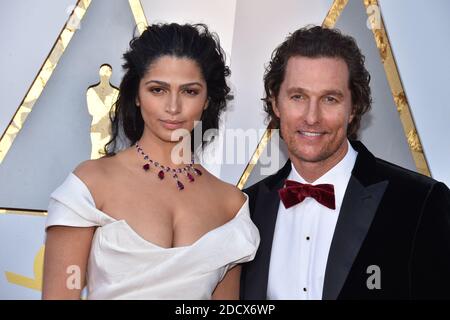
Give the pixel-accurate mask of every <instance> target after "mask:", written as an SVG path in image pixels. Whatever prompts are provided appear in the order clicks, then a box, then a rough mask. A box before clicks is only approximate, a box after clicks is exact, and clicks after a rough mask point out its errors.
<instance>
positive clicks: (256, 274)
mask: <svg viewBox="0 0 450 320" xmlns="http://www.w3.org/2000/svg"><path fill="white" fill-rule="evenodd" d="M290 171H291V162H290V161H288V162H287V163H286V164H285V165H284V167H283V168H282V169H280V170H279V171H278V172H277V173H276V174H275V175H273V176H272V177H270V178H268V179H267V180H266V181H264V182H263V183H261V184H260V188H259V190H258V193H257V198H256V203H255V208H254V213H253V222H254V223H255V225H256V226H257V227H258V230H259V234H260V237H261V241H260V244H259V248H258V252H257V254H256V256H255V259H254V261H253V262H252V263H251V264H249V266H248V267H247V268H248V269H247V275H246V277H247V279H246V294H245V295H246V298H247V299H252V300H254V299H260V300H262V299H266V298H267V281H268V277H269V265H270V254H271V251H272V241H273V234H274V231H275V224H276V220H277V213H278V207H279V205H280V198H279V196H278V190H279V189H280V188H282V187H283V185H284V181H285V180H286V178H287V176H288V175H289V172H290Z"/></svg>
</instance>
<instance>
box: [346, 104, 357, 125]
mask: <svg viewBox="0 0 450 320" xmlns="http://www.w3.org/2000/svg"><path fill="white" fill-rule="evenodd" d="M355 110H356V106H353V108H352V113H350V117H348V123H349V124H350V123H352V121H353V119H354V118H355Z"/></svg>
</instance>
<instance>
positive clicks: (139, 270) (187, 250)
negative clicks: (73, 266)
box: [46, 173, 260, 299]
mask: <svg viewBox="0 0 450 320" xmlns="http://www.w3.org/2000/svg"><path fill="white" fill-rule="evenodd" d="M55 225H61V226H72V227H93V226H96V227H97V229H96V231H95V234H94V237H93V240H92V246H91V251H90V255H89V261H88V266H87V290H88V295H87V298H88V299H210V298H211V295H212V292H213V291H214V289H215V287H216V285H217V284H218V283H219V282H220V281H221V280H222V278H223V277H224V275H225V273H226V272H227V270H228V269H230V268H231V267H233V266H234V265H236V264H238V263H242V262H246V261H251V260H253V258H254V256H255V254H256V250H257V248H258V245H259V241H260V238H259V232H258V229H257V228H256V226H255V225H254V224H253V222H252V221H251V219H250V214H249V207H248V197H247V200H246V202H245V203H244V205H243V206H242V207H241V208H240V210H239V211H238V212H237V213H236V215H235V217H234V218H233V219H231V220H230V221H228V222H227V223H225V224H224V225H222V226H220V227H218V228H215V229H213V230H211V231H209V232H207V233H206V234H205V235H203V236H202V237H201V238H200V239H198V240H197V241H196V242H195V243H193V244H192V245H189V246H183V247H174V248H163V247H160V246H158V245H156V244H153V243H151V242H149V241H147V240H145V239H144V238H142V237H141V236H140V235H139V234H137V233H136V232H135V231H134V230H133V229H132V228H131V227H130V226H129V225H128V224H127V222H126V221H125V220H116V219H114V218H112V217H111V216H109V215H107V214H106V213H104V212H102V211H100V210H98V209H97V208H96V207H95V203H94V199H93V197H92V195H91V193H90V192H89V189H88V188H87V186H86V185H85V184H84V183H83V181H81V180H80V179H79V178H78V177H77V176H76V175H74V174H73V173H71V174H70V175H69V176H68V177H67V179H66V180H65V181H64V183H63V184H62V185H61V186H60V187H58V188H57V189H56V190H55V191H54V192H53V193H52V195H51V197H50V203H49V207H48V217H47V221H46V228H48V227H50V226H55Z"/></svg>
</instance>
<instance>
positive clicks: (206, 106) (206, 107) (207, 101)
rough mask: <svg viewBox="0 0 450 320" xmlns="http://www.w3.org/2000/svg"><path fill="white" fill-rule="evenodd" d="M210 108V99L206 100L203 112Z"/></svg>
mask: <svg viewBox="0 0 450 320" xmlns="http://www.w3.org/2000/svg"><path fill="white" fill-rule="evenodd" d="M208 106H209V98H208V99H206V102H205V106H204V107H203V110H206V109H208Z"/></svg>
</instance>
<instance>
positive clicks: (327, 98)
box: [324, 96, 338, 103]
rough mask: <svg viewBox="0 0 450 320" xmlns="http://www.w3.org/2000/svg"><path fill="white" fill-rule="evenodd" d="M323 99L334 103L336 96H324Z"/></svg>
mask: <svg viewBox="0 0 450 320" xmlns="http://www.w3.org/2000/svg"><path fill="white" fill-rule="evenodd" d="M324 101H325V103H336V102H338V101H337V99H336V98H334V97H330V96H327V97H324Z"/></svg>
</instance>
